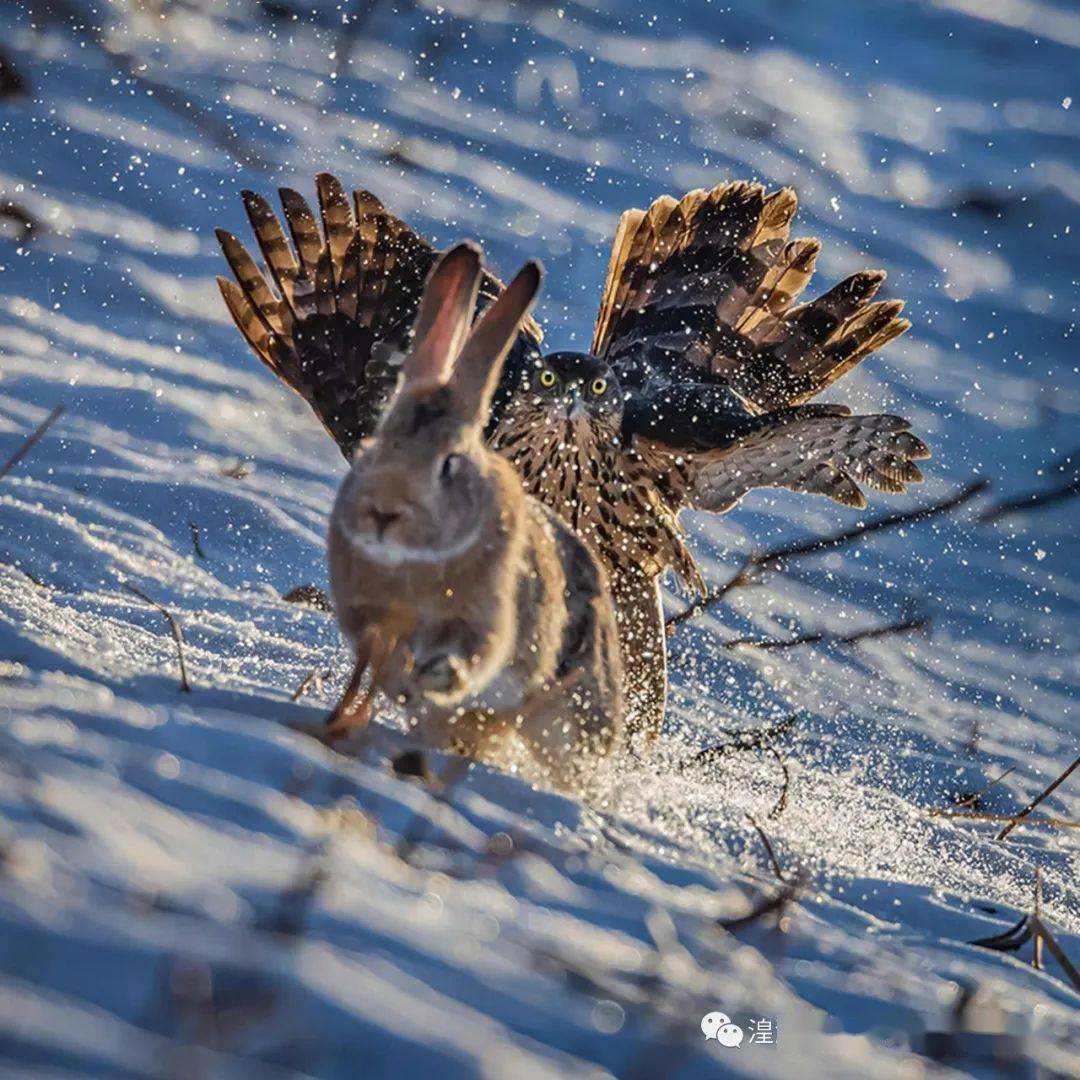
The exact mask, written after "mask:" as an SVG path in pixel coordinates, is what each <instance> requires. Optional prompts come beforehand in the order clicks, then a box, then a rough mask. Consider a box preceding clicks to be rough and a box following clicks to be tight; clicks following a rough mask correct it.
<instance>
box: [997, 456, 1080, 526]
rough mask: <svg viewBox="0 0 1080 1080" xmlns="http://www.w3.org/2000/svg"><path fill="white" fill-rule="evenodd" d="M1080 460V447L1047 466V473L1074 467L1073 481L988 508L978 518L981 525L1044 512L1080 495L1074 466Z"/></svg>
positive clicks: (1078, 481) (1078, 479)
mask: <svg viewBox="0 0 1080 1080" xmlns="http://www.w3.org/2000/svg"><path fill="white" fill-rule="evenodd" d="M1078 459H1080V447H1078V448H1077V449H1075V450H1072V451H1070V452H1069V453H1068V454H1066V455H1065V456H1064V457H1061V458H1058V460H1057V461H1055V462H1053V463H1052V464H1051V465H1049V466H1047V467H1046V469H1045V471H1046V472H1064V471H1065V469H1066V467H1067V466H1069V465H1073V476H1072V479H1070V480H1067V481H1066V482H1065V483H1063V484H1058V485H1057V486H1056V487H1052V488H1046V489H1045V490H1043V491H1028V492H1025V493H1024V494H1023V495H1017V496H1015V497H1014V498H1012V499H1006V500H1005V501H1003V502H1000V503H997V504H996V505H994V506H988V507H987V508H986V509H985V510H984V511H983V512H982V513H981V514H980V515H979V517H978V520H979V523H980V524H989V523H990V522H994V521H1000V520H1001V519H1002V518H1005V517H1010V516H1011V515H1013V514H1022V513H1026V512H1027V511H1028V510H1042V509H1044V508H1045V507H1047V506H1056V505H1057V504H1058V503H1061V502H1064V501H1065V500H1066V499H1071V498H1073V497H1074V496H1075V495H1080V472H1078V471H1077V469H1076V466H1075V465H1074V463H1075V462H1077V460H1078Z"/></svg>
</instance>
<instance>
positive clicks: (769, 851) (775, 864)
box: [746, 810, 787, 884]
mask: <svg viewBox="0 0 1080 1080" xmlns="http://www.w3.org/2000/svg"><path fill="white" fill-rule="evenodd" d="M746 820H747V821H749V822H750V824H751V825H753V827H754V829H755V830H756V831H757V834H758V836H759V837H761V842H762V844H763V845H764V846H765V854H766V855H768V856H769V863H770V864H771V866H772V868H773V873H775V874H776V876H777V878H779V879H780V881H782V882H784V884H787V877H786V876H785V875H784V871H783V870H781V869H780V860H779V859H778V858H777V857H776V852H775V851H773V846H772V843H771V842H770V840H769V838H768V836H766V835H765V830H764V829H763V828H762V827H761V826H760V825H759V824H758V823H757V821H756V820H755V818H754V815H753V814H751V813H750V811H749V810H748V811H747V812H746Z"/></svg>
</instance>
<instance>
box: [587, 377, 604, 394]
mask: <svg viewBox="0 0 1080 1080" xmlns="http://www.w3.org/2000/svg"><path fill="white" fill-rule="evenodd" d="M589 389H590V390H591V391H592V392H593V393H594V394H595V395H596V396H597V397H601V396H602V395H603V393H604V391H605V390H607V379H593V381H592V383H591V384H590V386H589Z"/></svg>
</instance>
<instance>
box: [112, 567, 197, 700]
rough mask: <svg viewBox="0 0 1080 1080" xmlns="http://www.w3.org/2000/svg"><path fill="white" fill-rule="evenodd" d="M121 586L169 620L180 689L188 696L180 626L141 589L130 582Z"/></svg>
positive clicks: (170, 613)
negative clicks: (174, 646) (177, 661)
mask: <svg viewBox="0 0 1080 1080" xmlns="http://www.w3.org/2000/svg"><path fill="white" fill-rule="evenodd" d="M123 585H124V588H125V589H127V591H128V592H129V593H133V594H134V595H135V596H137V597H138V598H139V599H140V600H143V601H145V602H146V603H147V604H149V605H150V606H151V607H153V608H157V610H158V611H160V612H161V614H162V615H164V616H165V618H166V619H168V620H169V628H170V629H171V630H172V636H173V641H175V642H176V656H177V659H178V660H179V661H180V689H181V690H183V691H184V693H186V694H190V693H191V683H190V682H189V681H188V673H187V664H186V663H185V662H184V633H183V631H182V630H181V629H180V624H179V623H178V622H177V621H176V616H175V615H174V614H173V613H172V612H171V611H170V610H169V609H168V608H167V607H165V605H164V604H159V603H158V602H157V601H156V600H153V599H151V598H150V597H149V596H147V595H146V593H144V592H143V591H142V589H139V588H136V587H135V586H134V585H132V584H131V582H130V581H125V582H124V583H123Z"/></svg>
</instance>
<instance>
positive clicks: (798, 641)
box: [722, 616, 930, 649]
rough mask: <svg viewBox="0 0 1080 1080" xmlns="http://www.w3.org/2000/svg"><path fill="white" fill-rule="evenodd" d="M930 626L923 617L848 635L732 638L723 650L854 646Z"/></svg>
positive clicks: (822, 633)
mask: <svg viewBox="0 0 1080 1080" xmlns="http://www.w3.org/2000/svg"><path fill="white" fill-rule="evenodd" d="M929 626H930V620H929V619H928V618H926V617H925V616H922V617H920V618H917V619H904V620H902V621H900V622H894V623H889V624H888V625H887V626H871V627H869V628H868V629H866V630H856V631H854V632H853V633H850V634H830V633H827V632H826V631H819V632H818V633H814V634H803V635H801V636H800V637H795V638H734V639H732V640H731V641H725V642H723V643H722V644H723V646H724V648H725V649H738V648H753V649H792V648H794V647H795V646H796V645H819V644H820V645H855V644H856V643H858V642H860V641H870V640H872V639H874V638H882V637H888V636H889V635H891V634H905V633H909V632H921V631H923V630H926V629H927V628H928V627H929Z"/></svg>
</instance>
